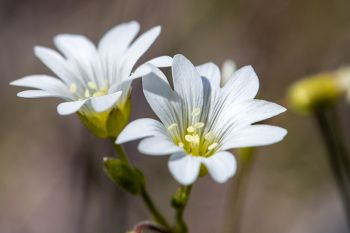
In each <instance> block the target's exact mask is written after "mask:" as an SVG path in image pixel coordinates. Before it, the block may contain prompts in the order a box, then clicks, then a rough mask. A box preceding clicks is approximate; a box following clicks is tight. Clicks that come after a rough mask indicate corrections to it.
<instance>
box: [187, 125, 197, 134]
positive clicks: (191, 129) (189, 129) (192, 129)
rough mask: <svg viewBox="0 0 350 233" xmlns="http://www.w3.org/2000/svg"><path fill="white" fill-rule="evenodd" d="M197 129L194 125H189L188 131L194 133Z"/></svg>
mask: <svg viewBox="0 0 350 233" xmlns="http://www.w3.org/2000/svg"><path fill="white" fill-rule="evenodd" d="M195 130H196V129H195V128H194V127H193V126H192V125H190V126H188V127H187V132H189V133H193V132H194V131H195Z"/></svg>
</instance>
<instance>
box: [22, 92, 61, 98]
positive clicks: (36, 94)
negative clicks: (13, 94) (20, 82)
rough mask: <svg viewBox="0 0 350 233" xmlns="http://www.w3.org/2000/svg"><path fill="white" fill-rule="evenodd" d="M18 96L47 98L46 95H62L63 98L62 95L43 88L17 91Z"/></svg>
mask: <svg viewBox="0 0 350 233" xmlns="http://www.w3.org/2000/svg"><path fill="white" fill-rule="evenodd" d="M17 96H18V97H22V98H45V97H60V98H63V97H62V96H57V95H55V94H52V93H48V92H46V91H42V90H27V91H21V92H19V93H17Z"/></svg>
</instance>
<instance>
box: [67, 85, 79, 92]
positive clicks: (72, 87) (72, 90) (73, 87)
mask: <svg viewBox="0 0 350 233" xmlns="http://www.w3.org/2000/svg"><path fill="white" fill-rule="evenodd" d="M77 89H78V87H77V84H75V83H71V84H70V85H69V91H70V92H71V93H73V94H74V93H76V92H77Z"/></svg>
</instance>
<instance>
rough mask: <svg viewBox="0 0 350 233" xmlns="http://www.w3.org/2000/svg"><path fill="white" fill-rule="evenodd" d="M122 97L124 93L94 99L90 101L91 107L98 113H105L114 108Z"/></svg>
mask: <svg viewBox="0 0 350 233" xmlns="http://www.w3.org/2000/svg"><path fill="white" fill-rule="evenodd" d="M121 95H122V92H121V91H118V92H115V93H112V94H108V95H103V96H98V97H92V98H91V99H90V101H91V105H92V107H93V109H94V110H95V111H96V112H104V111H106V110H108V109H110V108H111V107H113V105H114V104H115V103H116V102H117V101H118V99H119V97H120V96H121Z"/></svg>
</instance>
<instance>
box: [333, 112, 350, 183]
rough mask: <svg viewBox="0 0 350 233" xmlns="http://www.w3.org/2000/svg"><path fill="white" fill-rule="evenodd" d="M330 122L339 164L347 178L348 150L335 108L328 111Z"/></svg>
mask: <svg viewBox="0 0 350 233" xmlns="http://www.w3.org/2000/svg"><path fill="white" fill-rule="evenodd" d="M330 122H331V123H333V132H334V140H335V142H337V145H338V150H339V154H340V155H341V158H340V159H341V160H342V162H341V165H342V166H343V171H344V172H345V173H346V176H347V178H348V179H350V161H349V156H348V155H349V152H348V149H347V147H346V142H345V139H344V136H343V135H344V134H343V131H342V127H341V119H340V117H339V114H338V111H337V109H335V108H333V109H331V111H330Z"/></svg>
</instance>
